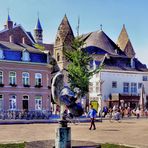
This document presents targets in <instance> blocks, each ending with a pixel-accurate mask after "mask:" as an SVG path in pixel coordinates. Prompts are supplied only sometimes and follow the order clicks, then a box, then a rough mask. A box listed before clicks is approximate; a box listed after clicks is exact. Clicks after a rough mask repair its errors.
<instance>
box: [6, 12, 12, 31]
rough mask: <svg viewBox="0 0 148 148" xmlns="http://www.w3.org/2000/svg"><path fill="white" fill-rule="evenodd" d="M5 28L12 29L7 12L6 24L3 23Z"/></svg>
mask: <svg viewBox="0 0 148 148" xmlns="http://www.w3.org/2000/svg"><path fill="white" fill-rule="evenodd" d="M4 28H5V29H12V28H13V21H11V18H10V15H9V14H8V18H7V21H6V24H5V25H4Z"/></svg>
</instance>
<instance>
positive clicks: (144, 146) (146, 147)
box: [0, 119, 148, 148]
mask: <svg viewBox="0 0 148 148" xmlns="http://www.w3.org/2000/svg"><path fill="white" fill-rule="evenodd" d="M96 125H97V130H91V131H90V130H88V128H89V123H80V124H78V125H70V126H71V128H72V140H78V141H91V142H95V143H116V144H125V145H130V146H135V147H139V148H148V119H139V120H138V119H131V120H122V121H121V122H120V123H118V122H116V121H114V122H112V123H111V122H110V121H108V120H103V122H102V123H101V122H98V123H96ZM57 127H58V124H15V125H0V131H1V132H0V143H15V142H24V141H26V142H30V141H38V140H49V139H50V140H53V139H54V137H55V129H56V128H57Z"/></svg>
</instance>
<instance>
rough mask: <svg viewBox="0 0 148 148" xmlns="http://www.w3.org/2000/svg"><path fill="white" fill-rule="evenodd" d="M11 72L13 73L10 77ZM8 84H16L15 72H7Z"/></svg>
mask: <svg viewBox="0 0 148 148" xmlns="http://www.w3.org/2000/svg"><path fill="white" fill-rule="evenodd" d="M12 72H14V73H15V75H14V76H11V75H10V74H11V73H12ZM9 84H16V72H15V71H10V72H9Z"/></svg>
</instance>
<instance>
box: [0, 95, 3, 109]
mask: <svg viewBox="0 0 148 148" xmlns="http://www.w3.org/2000/svg"><path fill="white" fill-rule="evenodd" d="M0 110H3V95H1V94H0Z"/></svg>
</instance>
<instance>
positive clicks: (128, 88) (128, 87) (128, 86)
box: [123, 82, 130, 94]
mask: <svg viewBox="0 0 148 148" xmlns="http://www.w3.org/2000/svg"><path fill="white" fill-rule="evenodd" d="M125 84H128V85H127V86H126V87H127V88H125ZM126 89H127V90H128V91H125V90H126ZM129 90H130V85H129V82H123V93H125V94H128V93H129Z"/></svg>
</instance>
